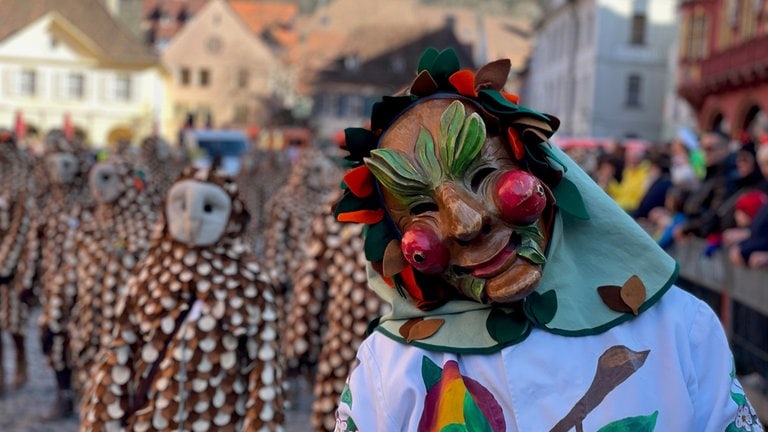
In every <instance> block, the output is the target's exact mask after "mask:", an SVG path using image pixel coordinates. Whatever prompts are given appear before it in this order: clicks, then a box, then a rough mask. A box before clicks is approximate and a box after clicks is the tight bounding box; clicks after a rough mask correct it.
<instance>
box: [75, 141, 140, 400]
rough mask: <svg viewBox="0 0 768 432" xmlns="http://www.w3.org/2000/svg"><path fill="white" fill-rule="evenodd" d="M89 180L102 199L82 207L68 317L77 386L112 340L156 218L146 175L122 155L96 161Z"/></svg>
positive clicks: (76, 238)
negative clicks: (117, 315)
mask: <svg viewBox="0 0 768 432" xmlns="http://www.w3.org/2000/svg"><path fill="white" fill-rule="evenodd" d="M88 182H89V186H90V190H91V194H92V195H93V198H94V200H95V201H96V203H97V205H96V207H95V208H94V209H93V210H92V211H90V212H84V213H83V215H82V219H81V223H80V225H79V227H78V230H77V234H76V237H75V250H76V253H77V255H76V276H77V277H76V279H75V280H74V281H72V282H73V283H75V284H76V291H77V295H76V297H75V302H74V306H73V308H72V315H71V317H70V320H69V323H68V326H69V335H70V348H71V353H72V359H73V362H74V365H75V370H76V377H75V385H76V386H77V388H78V389H81V388H82V386H83V384H84V383H85V381H87V379H88V377H89V376H90V375H91V367H92V365H93V361H94V359H95V356H96V353H98V351H99V349H100V348H101V347H103V346H109V344H110V342H111V340H112V329H113V327H114V323H115V306H116V305H117V303H118V301H120V299H121V298H122V297H124V296H125V294H126V290H127V288H126V283H127V280H128V277H129V276H130V275H131V274H132V273H133V270H134V268H135V267H136V263H137V262H138V261H139V260H141V259H142V258H144V256H145V255H146V253H147V251H148V250H149V245H150V234H151V231H152V227H153V226H154V221H155V212H154V210H153V209H152V205H151V203H150V201H149V199H150V197H148V196H147V195H146V194H145V191H146V185H145V183H144V180H143V179H142V178H141V177H140V176H139V174H137V172H136V170H135V168H134V165H133V164H131V163H129V162H127V161H125V160H124V159H123V158H122V157H120V156H113V157H111V158H109V159H106V160H103V161H101V162H98V163H96V164H95V165H94V166H93V167H92V168H91V170H90V172H89V173H88Z"/></svg>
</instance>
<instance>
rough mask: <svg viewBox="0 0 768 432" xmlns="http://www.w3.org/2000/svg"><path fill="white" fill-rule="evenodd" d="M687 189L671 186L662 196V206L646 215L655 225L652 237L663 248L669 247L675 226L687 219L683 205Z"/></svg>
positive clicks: (672, 240)
mask: <svg viewBox="0 0 768 432" xmlns="http://www.w3.org/2000/svg"><path fill="white" fill-rule="evenodd" d="M688 194H689V192H688V189H686V188H682V187H677V186H673V187H671V188H670V189H669V190H668V191H667V195H666V196H665V197H664V207H663V208H661V207H657V208H655V209H653V210H651V212H650V214H649V215H648V219H649V221H650V222H651V223H652V224H653V226H654V227H655V229H654V233H655V234H654V238H656V242H657V243H658V244H659V246H661V247H662V248H664V249H668V248H669V247H671V246H672V245H673V244H674V242H675V239H674V236H673V233H674V230H675V228H676V227H677V226H679V225H680V224H682V223H683V222H685V221H686V220H687V217H686V216H685V212H683V206H684V205H685V200H686V199H687V198H688Z"/></svg>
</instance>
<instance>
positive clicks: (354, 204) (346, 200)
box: [333, 190, 381, 216]
mask: <svg viewBox="0 0 768 432" xmlns="http://www.w3.org/2000/svg"><path fill="white" fill-rule="evenodd" d="M377 208H381V205H380V204H379V201H378V198H377V197H376V195H375V194H373V195H371V196H370V197H366V198H358V197H357V196H355V194H353V193H352V191H350V190H346V191H345V192H344V195H342V197H341V199H340V200H339V201H338V202H337V203H336V206H335V208H334V211H333V214H334V215H335V216H338V215H339V214H341V213H349V212H352V211H357V210H376V209H377Z"/></svg>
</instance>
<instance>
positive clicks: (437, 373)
mask: <svg viewBox="0 0 768 432" xmlns="http://www.w3.org/2000/svg"><path fill="white" fill-rule="evenodd" d="M442 376H443V368H441V367H440V366H438V365H436V364H435V362H433V361H432V360H430V358H429V357H427V356H424V357H422V358H421V378H422V379H424V387H425V388H426V389H427V392H429V390H430V389H431V388H432V387H434V386H435V384H437V383H438V382H440V378H441V377H442Z"/></svg>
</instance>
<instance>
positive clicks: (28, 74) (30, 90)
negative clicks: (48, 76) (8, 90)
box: [19, 70, 37, 96]
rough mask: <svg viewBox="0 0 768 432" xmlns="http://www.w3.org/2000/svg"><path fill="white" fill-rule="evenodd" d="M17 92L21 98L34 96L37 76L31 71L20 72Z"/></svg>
mask: <svg viewBox="0 0 768 432" xmlns="http://www.w3.org/2000/svg"><path fill="white" fill-rule="evenodd" d="M19 92H20V93H21V94H22V95H23V96H34V95H35V93H37V74H36V73H35V71H33V70H23V71H21V79H20V80H19Z"/></svg>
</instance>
